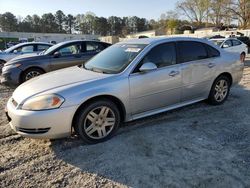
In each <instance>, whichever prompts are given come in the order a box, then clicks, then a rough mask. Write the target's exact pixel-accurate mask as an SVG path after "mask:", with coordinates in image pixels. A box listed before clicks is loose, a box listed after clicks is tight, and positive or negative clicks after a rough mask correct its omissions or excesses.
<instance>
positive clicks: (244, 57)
mask: <svg viewBox="0 0 250 188" xmlns="http://www.w3.org/2000/svg"><path fill="white" fill-rule="evenodd" d="M240 59H241V60H242V62H245V60H246V54H245V52H242V53H241V54H240Z"/></svg>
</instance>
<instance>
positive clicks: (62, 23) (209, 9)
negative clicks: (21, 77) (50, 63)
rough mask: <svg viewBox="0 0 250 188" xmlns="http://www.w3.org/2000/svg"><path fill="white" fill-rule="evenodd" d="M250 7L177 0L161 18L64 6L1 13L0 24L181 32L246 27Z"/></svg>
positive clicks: (239, 0)
mask: <svg viewBox="0 0 250 188" xmlns="http://www.w3.org/2000/svg"><path fill="white" fill-rule="evenodd" d="M249 10H250V0H180V1H178V2H177V3H176V9H175V10H172V11H168V12H166V13H163V14H162V15H161V16H160V18H159V19H158V20H154V19H151V20H147V19H145V18H140V17H137V16H132V17H122V18H121V17H117V16H110V17H108V18H105V17H98V16H96V15H95V14H94V13H92V12H87V13H86V14H77V15H71V14H68V15H66V14H64V13H63V11H61V10H58V11H57V12H56V13H55V14H52V13H46V14H43V15H41V16H38V15H36V14H34V15H28V16H26V17H25V18H21V17H18V16H15V15H14V14H12V13H10V12H6V13H3V14H0V28H1V30H2V31H7V32H12V31H18V32H41V33H81V34H96V35H102V36H107V35H117V36H125V35H128V34H132V33H137V32H141V31H146V30H151V29H158V30H163V31H170V32H171V33H181V32H183V30H185V29H191V30H192V29H194V28H199V27H204V26H216V27H229V26H232V25H233V24H234V23H236V24H238V26H239V27H241V28H243V29H246V28H248V27H250V11H249ZM183 18H184V19H183ZM234 27H236V26H234Z"/></svg>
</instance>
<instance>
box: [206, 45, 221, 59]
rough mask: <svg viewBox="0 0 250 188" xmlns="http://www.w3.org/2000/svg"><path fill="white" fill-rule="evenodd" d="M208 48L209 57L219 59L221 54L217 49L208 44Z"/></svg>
mask: <svg viewBox="0 0 250 188" xmlns="http://www.w3.org/2000/svg"><path fill="white" fill-rule="evenodd" d="M206 47H207V51H208V56H209V57H218V56H220V52H219V51H218V50H217V49H215V48H213V47H212V46H210V45H207V44H206Z"/></svg>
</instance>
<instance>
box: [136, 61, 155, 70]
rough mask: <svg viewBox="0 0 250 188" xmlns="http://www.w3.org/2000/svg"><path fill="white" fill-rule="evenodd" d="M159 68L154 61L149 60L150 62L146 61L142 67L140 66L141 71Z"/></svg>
mask: <svg viewBox="0 0 250 188" xmlns="http://www.w3.org/2000/svg"><path fill="white" fill-rule="evenodd" d="M155 69H157V66H156V65H155V64H154V63H151V62H148V63H144V64H143V65H142V66H141V67H140V69H139V70H140V71H141V72H149V71H152V70H155Z"/></svg>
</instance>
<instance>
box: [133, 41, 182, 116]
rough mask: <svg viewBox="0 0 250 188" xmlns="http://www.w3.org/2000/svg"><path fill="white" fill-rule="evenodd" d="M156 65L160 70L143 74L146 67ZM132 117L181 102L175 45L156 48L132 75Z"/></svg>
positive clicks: (179, 74)
mask: <svg viewBox="0 0 250 188" xmlns="http://www.w3.org/2000/svg"><path fill="white" fill-rule="evenodd" d="M147 62H152V63H154V64H155V65H156V66H157V69H155V70H152V71H150V72H146V73H142V72H140V71H139V68H140V66H141V65H142V64H144V63H147ZM129 84H130V105H131V106H132V114H133V115H138V114H140V113H143V112H149V111H153V110H157V109H161V108H164V107H167V106H171V105H174V104H177V103H179V102H180V93H181V70H180V65H179V64H176V47H175V43H165V44H161V45H158V46H156V47H154V48H153V49H152V50H151V51H150V52H149V53H148V54H147V55H146V56H145V57H144V58H143V60H142V61H141V62H140V63H139V64H138V66H137V67H136V69H135V70H134V72H133V73H132V74H131V75H130V76H129Z"/></svg>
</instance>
